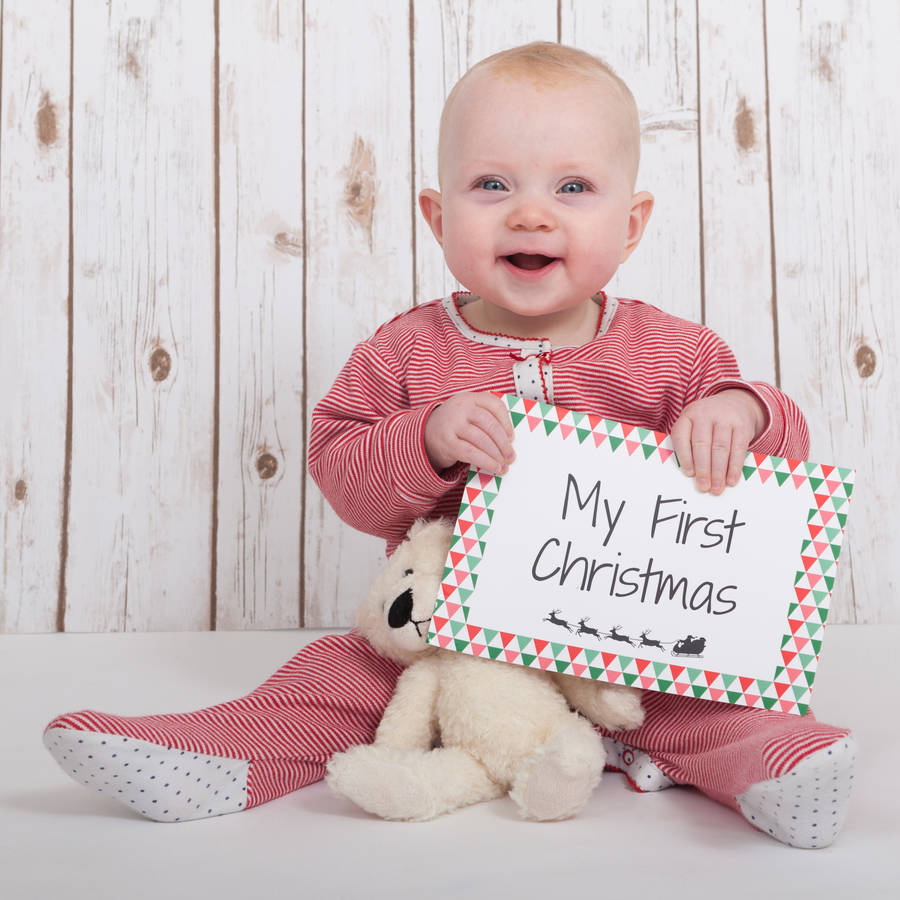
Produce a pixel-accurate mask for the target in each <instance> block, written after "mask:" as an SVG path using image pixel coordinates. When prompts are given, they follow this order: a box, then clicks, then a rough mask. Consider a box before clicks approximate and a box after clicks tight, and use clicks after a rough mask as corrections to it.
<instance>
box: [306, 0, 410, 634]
mask: <svg viewBox="0 0 900 900" xmlns="http://www.w3.org/2000/svg"><path fill="white" fill-rule="evenodd" d="M406 9H407V8H406V6H405V5H403V7H402V13H401V7H399V6H397V5H391V6H386V5H385V4H383V3H378V2H374V0H368V2H363V3H358V4H356V5H354V7H353V14H352V15H349V16H348V15H347V11H346V9H344V8H342V7H341V5H340V4H335V3H328V2H323V0H307V2H306V80H305V86H304V87H305V105H306V154H305V172H306V184H307V198H306V234H307V278H306V322H307V334H308V335H309V336H310V337H309V340H308V341H307V345H306V353H305V359H306V371H307V382H306V385H307V396H308V400H309V402H308V404H307V412H308V414H309V413H311V412H312V408H313V406H314V404H315V403H316V402H317V401H318V400H319V399H320V398H321V397H322V396H323V395H324V394H325V393H326V392H327V390H328V389H329V388H330V387H331V384H332V382H333V381H334V378H335V376H336V374H337V371H338V369H339V368H340V366H341V365H343V363H344V361H345V360H346V359H347V357H348V356H349V355H350V351H351V350H352V349H353V347H354V346H355V345H356V344H357V343H358V342H359V341H361V340H363V339H365V338H367V337H369V336H370V335H371V334H372V333H374V331H375V329H376V328H377V327H378V326H379V325H380V324H381V323H382V322H384V321H386V320H387V319H390V318H391V317H393V316H394V315H396V314H397V313H398V312H400V311H402V310H404V309H406V308H408V307H409V306H410V305H411V304H412V302H413V277H412V272H413V262H412V256H411V252H410V249H411V245H412V222H411V220H410V196H411V174H410V155H411V149H410V141H411V133H410V112H409V109H410V106H409V104H410V98H411V88H410V65H409V59H410V56H409V54H410V23H409V19H408V16H407V15H406ZM307 492H308V493H307V501H306V517H305V521H304V529H305V531H304V547H305V563H306V566H305V569H306V570H305V573H304V582H305V609H304V613H305V615H304V624H305V625H307V626H309V627H321V626H325V625H326V624H327V625H331V624H338V625H346V624H349V623H350V622H351V620H352V612H353V610H354V609H355V608H356V606H357V605H358V603H359V602H360V599H361V598H362V596H364V594H365V592H366V591H367V590H368V586H369V584H370V582H371V580H372V576H373V574H374V572H375V571H376V570H377V568H378V567H379V566H380V565H381V563H382V561H383V559H384V543H383V541H380V540H378V539H376V538H373V537H370V536H367V535H363V534H360V533H358V532H355V531H353V530H352V529H351V528H349V527H348V526H346V525H344V524H343V523H342V522H341V521H340V520H339V519H338V518H337V517H336V516H335V514H334V513H333V512H332V510H331V508H330V507H329V506H328V505H327V503H326V502H325V500H324V498H323V497H322V495H321V493H320V492H319V489H318V488H317V487H316V485H315V484H314V483H313V482H312V481H311V480H310V481H309V482H308V485H307Z"/></svg>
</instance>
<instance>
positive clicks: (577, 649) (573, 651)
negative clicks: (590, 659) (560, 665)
mask: <svg viewBox="0 0 900 900" xmlns="http://www.w3.org/2000/svg"><path fill="white" fill-rule="evenodd" d="M567 649H568V651H569V659H570V660H571V661H572V662H574V661H575V658H576V657H577V656H578V654H579V653H581V647H573V646H572V645H571V644H569V645H568V647H567Z"/></svg>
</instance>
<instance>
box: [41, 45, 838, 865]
mask: <svg viewBox="0 0 900 900" xmlns="http://www.w3.org/2000/svg"><path fill="white" fill-rule="evenodd" d="M639 143H640V129H639V123H638V116H637V109H636V106H635V103H634V99H633V97H632V96H631V93H630V91H629V90H628V88H627V87H626V86H625V84H624V83H623V82H622V81H621V80H620V79H619V78H618V77H617V76H616V75H615V74H613V73H612V72H611V71H610V70H609V68H608V67H607V66H606V65H605V64H603V63H602V62H600V61H599V60H597V59H596V58H594V57H592V56H590V55H589V54H586V53H583V52H581V51H578V50H574V49H571V48H567V47H562V46H560V45H557V44H549V43H537V44H530V45H527V46H525V47H518V48H514V49H512V50H508V51H504V52H503V53H499V54H496V55H495V56H492V57H490V58H488V59H486V60H484V61H482V62H481V63H479V64H478V65H476V66H475V67H474V68H472V69H471V70H470V71H469V72H468V73H467V74H466V75H465V76H464V77H463V78H462V79H461V80H460V82H459V83H458V84H457V85H456V87H455V88H454V89H453V91H452V92H451V94H450V96H449V97H448V99H447V102H446V104H445V107H444V112H443V116H442V119H441V130H440V139H439V151H438V168H439V181H440V187H441V191H440V193H439V192H437V191H434V190H430V189H428V190H423V191H422V193H421V195H420V197H419V203H420V207H421V210H422V213H423V215H424V217H425V219H426V221H427V222H428V224H429V226H430V227H431V230H432V231H433V233H434V235H435V237H436V238H437V240H438V242H439V243H440V245H441V247H442V248H443V252H444V256H445V259H446V261H447V265H448V267H449V268H450V270H451V271H452V272H453V274H454V275H455V276H456V278H457V279H458V280H459V281H460V282H461V283H462V284H463V285H465V287H466V288H467V289H468V292H466V293H458V294H454V295H453V296H451V297H449V298H446V299H444V300H437V301H433V302H431V303H426V304H422V305H421V306H417V307H415V308H413V309H411V310H409V311H408V312H406V313H404V314H402V315H400V316H398V317H396V318H395V319H393V320H392V321H391V322H388V323H387V324H386V325H384V326H382V327H381V328H380V329H379V330H378V331H377V332H376V334H375V335H373V336H372V337H371V338H370V339H369V340H367V341H364V342H363V343H362V344H360V345H359V346H358V347H356V349H355V350H354V351H353V354H352V355H351V357H350V359H349V360H348V362H347V363H346V365H345V366H344V368H343V370H342V371H341V373H340V374H339V376H338V378H337V380H336V382H335V384H334V386H333V388H332V389H331V391H330V392H329V393H328V395H327V396H326V397H325V398H324V399H323V400H322V402H321V403H320V404H319V405H318V406H317V408H316V410H315V412H314V413H313V419H312V432H311V436H310V456H309V464H310V471H311V473H312V475H313V477H314V478H315V479H316V481H317V483H318V484H319V486H320V487H321V489H322V491H323V492H324V494H325V496H326V497H327V498H328V500H329V502H330V503H331V504H332V506H333V507H334V509H335V510H336V512H337V513H338V514H339V515H340V516H341V517H342V518H343V519H344V520H345V521H347V522H348V523H350V524H351V525H353V526H354V527H357V528H359V529H361V530H363V531H367V532H369V533H372V534H377V535H379V536H381V537H383V538H385V539H386V541H387V544H388V551H389V552H392V550H393V549H394V548H395V547H396V546H397V544H399V543H400V541H401V540H402V539H403V537H404V535H405V534H406V532H407V530H408V528H409V526H410V525H411V524H412V523H413V521H414V520H415V519H417V518H419V517H425V518H436V517H439V516H447V517H450V518H452V517H455V515H456V512H457V509H458V507H459V501H460V497H461V495H462V491H463V483H464V479H465V474H466V472H467V470H468V468H469V466H470V465H476V466H479V467H481V468H482V469H485V470H487V471H489V472H492V473H498V474H502V473H504V472H505V471H506V470H507V468H508V466H509V465H510V464H511V463H512V462H513V460H514V458H515V453H514V447H513V441H512V437H513V435H512V428H511V425H510V421H509V416H508V413H507V411H506V407H505V405H504V404H503V403H502V402H501V401H500V400H499V399H498V397H497V396H496V395H495V394H494V393H492V392H508V393H517V394H519V395H520V396H526V397H531V398H535V399H539V400H542V401H545V402H548V403H554V404H557V405H560V406H564V407H568V408H571V409H576V410H579V411H584V412H591V413H595V414H598V415H603V416H605V417H607V418H610V419H617V420H620V421H625V422H630V423H635V424H640V425H642V426H645V427H648V428H653V429H655V430H657V431H665V432H670V433H671V434H672V439H673V442H674V446H675V449H676V452H677V454H678V458H679V461H680V462H681V465H682V469H683V470H684V472H685V474H686V475H688V476H690V477H693V478H694V479H695V481H696V485H697V488H698V489H699V490H701V491H711V492H713V493H720V492H721V491H723V490H724V489H725V486H726V485H733V484H735V483H736V482H737V481H738V479H739V476H740V471H741V464H742V462H743V460H744V457H745V454H746V452H747V450H748V448H752V449H753V450H755V451H757V452H760V453H765V454H775V455H780V456H791V457H802V456H804V455H805V454H806V452H807V449H808V437H807V431H806V425H805V423H804V420H803V416H802V415H801V413H800V412H799V410H798V409H797V407H796V406H795V404H794V403H793V402H792V401H791V400H790V399H789V398H788V397H786V396H785V395H784V394H783V393H781V392H780V391H778V390H776V389H775V388H773V387H771V386H769V385H765V384H761V383H756V382H747V381H744V380H743V379H742V378H741V375H740V372H739V369H738V367H737V364H736V362H735V360H734V356H733V354H732V353H731V351H730V350H729V348H728V347H727V346H726V345H725V344H724V343H723V342H722V341H721V339H720V338H718V337H717V336H716V335H715V334H714V333H712V332H711V331H709V330H708V329H706V328H704V327H702V326H699V325H695V324H692V323H689V322H686V321H684V320H681V319H677V318H675V317H673V316H670V315H668V314H666V313H664V312H662V311H661V310H659V309H657V308H655V307H653V306H650V305H648V304H644V303H639V302H637V301H634V300H624V299H616V298H612V297H607V296H606V295H605V294H604V293H603V291H602V288H603V287H604V286H605V285H606V284H607V283H608V282H609V280H610V279H611V277H612V276H613V274H614V273H615V271H616V269H617V268H618V266H619V265H620V264H621V263H622V262H623V261H624V260H625V259H627V258H628V256H629V255H630V254H631V252H632V251H633V250H634V249H635V247H637V245H638V243H639V242H640V240H641V237H642V235H643V232H644V228H645V226H646V224H647V220H648V218H649V216H650V213H651V210H652V208H653V198H652V197H651V195H650V194H648V193H646V192H643V191H641V192H637V193H635V191H634V186H635V179H636V175H637V170H638V160H639ZM397 675H398V668H397V666H395V665H394V664H392V663H390V662H388V661H386V660H384V659H382V658H380V657H378V656H377V654H375V653H374V651H373V650H372V649H371V647H369V646H368V644H366V642H365V641H364V640H363V639H362V638H360V637H359V635H357V634H355V633H350V634H348V635H340V636H333V637H328V638H324V639H322V640H319V641H315V642H313V643H312V644H309V645H308V646H306V647H305V648H303V649H302V650H301V651H300V652H299V653H298V654H297V655H296V656H295V657H294V658H293V659H292V660H290V661H289V662H288V663H287V664H286V665H285V666H283V667H282V668H281V669H280V670H279V671H278V672H276V673H275V675H273V676H272V678H270V679H269V680H268V681H267V682H265V683H264V684H263V685H261V686H260V687H259V688H257V689H256V690H255V691H253V692H252V693H251V694H249V695H248V696H246V697H244V698H241V699H240V700H235V701H232V702H230V703H225V704H221V705H220V706H216V707H212V708H210V709H207V710H201V711H198V712H195V713H187V714H176V715H164V716H148V717H141V718H128V717H120V716H109V715H105V714H101V713H95V712H90V711H87V712H80V713H73V714H70V715H65V716H61V717H59V718H57V719H56V720H54V721H53V722H52V723H51V724H50V725H49V726H48V728H47V731H46V732H45V743H46V744H47V746H48V748H49V749H50V751H51V752H52V753H53V754H54V756H55V757H56V758H57V760H58V761H59V762H60V764H61V765H62V766H63V767H64V768H65V769H66V771H68V772H70V773H72V774H73V776H74V777H75V778H76V779H77V780H79V781H82V782H83V783H85V784H90V785H91V786H93V787H95V788H97V789H99V790H101V791H103V792H105V793H109V794H110V795H111V796H113V797H115V798H116V799H119V800H121V801H122V802H125V803H127V804H128V805H129V806H131V807H132V808H134V809H135V810H136V811H138V812H140V813H142V814H143V815H145V816H147V817H149V818H152V819H158V820H164V821H179V820H185V819H191V818H200V817H203V816H210V815H220V814H223V813H226V812H236V811H239V810H243V809H247V808H249V807H252V806H256V805H259V804H260V803H263V802H265V801H266V800H270V799H272V798H274V797H276V796H280V795H281V794H284V793H286V792H287V791H290V790H295V789H297V788H299V787H302V786H303V785H305V784H308V783H310V782H312V781H315V780H318V779H319V778H322V777H323V775H324V771H325V764H326V763H327V761H328V759H329V758H330V756H331V755H332V754H333V753H335V752H337V751H342V750H345V749H347V748H348V747H350V746H352V745H353V744H357V743H360V742H368V741H371V740H372V738H373V736H374V731H375V728H376V726H377V724H378V721H379V718H380V715H381V712H382V710H383V708H384V706H385V704H386V703H387V701H388V699H389V698H390V695H391V692H392V689H393V685H394V682H395V680H396V677H397ZM643 705H644V710H645V722H644V724H643V725H642V726H641V727H640V728H638V729H635V730H634V731H630V732H627V733H615V734H608V733H607V734H605V735H604V736H605V739H606V743H607V749H608V751H609V755H610V759H611V761H612V763H613V764H612V767H613V768H617V769H619V770H621V771H624V772H625V773H626V775H627V776H628V778H629V780H630V781H631V782H632V784H633V785H634V786H635V787H636V788H637V789H638V790H640V791H652V790H659V789H662V788H665V787H669V786H671V785H673V784H685V785H692V786H694V787H696V788H697V789H699V790H701V791H702V792H704V793H705V794H707V795H708V796H710V797H712V798H713V799H715V800H717V801H719V802H721V803H724V804H726V805H728V806H730V807H732V808H733V809H735V810H737V811H738V812H740V813H741V814H742V815H743V816H744V817H745V818H746V819H747V820H748V821H749V822H751V823H752V824H753V825H755V826H756V827H757V828H759V829H761V830H763V831H765V832H767V833H768V834H770V835H772V836H773V837H775V838H777V839H778V840H781V841H784V842H785V843H788V844H791V845H793V846H800V847H822V846H827V845H828V844H829V843H831V841H832V840H833V839H834V838H835V836H836V835H837V833H838V831H839V829H840V826H841V824H842V822H843V818H844V814H845V811H846V805H847V800H848V797H849V793H850V786H851V783H852V768H853V761H854V756H855V743H854V741H853V738H852V736H851V735H850V734H849V733H848V732H847V730H846V729H839V728H834V727H832V726H829V725H825V724H822V723H819V722H817V721H816V720H815V718H814V717H813V716H812V715H811V714H810V715H808V716H805V717H800V716H796V715H789V714H784V713H776V712H766V711H760V710H753V709H748V708H745V707H736V706H729V705H726V704H721V703H714V702H709V701H698V700H694V699H691V698H685V697H680V696H671V695H668V694H659V693H653V692H647V693H646V694H645V695H644V698H643ZM132 753H134V754H137V755H138V756H139V757H141V758H146V759H147V760H150V763H152V766H151V765H150V764H148V765H145V766H143V767H142V768H143V769H144V770H145V771H147V772H149V771H151V770H152V771H153V773H154V775H153V777H152V779H151V778H150V777H148V776H145V777H144V778H143V780H142V779H141V778H140V777H139V776H137V775H136V774H135V770H134V767H132V768H131V769H130V770H128V769H123V770H122V774H127V781H128V785H127V786H125V785H124V784H123V782H124V781H125V780H126V779H124V778H123V779H122V780H117V774H118V772H117V769H116V766H117V765H120V764H121V760H122V759H123V758H125V759H127V758H130V754H132ZM135 758H137V757H135ZM117 760H118V761H119V762H118V763H117ZM101 765H102V774H101V769H100V767H101ZM195 770H196V772H195ZM186 771H188V772H190V773H191V774H190V775H187V776H186V775H185V772H186ZM197 772H199V773H200V774H201V775H202V777H201V778H200V779H199V780H197V779H196V778H195V777H193V776H194V775H195V774H196V773H197ZM162 774H164V776H165V777H163V778H161V777H160V776H161V775H162Z"/></svg>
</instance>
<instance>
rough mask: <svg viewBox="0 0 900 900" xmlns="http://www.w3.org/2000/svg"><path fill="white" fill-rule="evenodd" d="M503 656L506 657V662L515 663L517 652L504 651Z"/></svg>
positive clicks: (517, 656)
mask: <svg viewBox="0 0 900 900" xmlns="http://www.w3.org/2000/svg"><path fill="white" fill-rule="evenodd" d="M503 655H504V656H505V657H506V661H507V662H511V663H512V662H515V661H516V660H517V659H518V658H519V651H518V650H504V651H503Z"/></svg>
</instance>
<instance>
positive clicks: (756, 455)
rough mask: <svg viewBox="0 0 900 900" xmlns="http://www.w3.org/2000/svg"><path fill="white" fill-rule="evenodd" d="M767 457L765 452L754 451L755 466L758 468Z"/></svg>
mask: <svg viewBox="0 0 900 900" xmlns="http://www.w3.org/2000/svg"><path fill="white" fill-rule="evenodd" d="M766 459H767V457H766V454H765V453H754V454H753V461H754V462H755V463H756V467H757V468H759V467H760V466H761V465H762V464H763V463H764V462H765V461H766Z"/></svg>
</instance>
